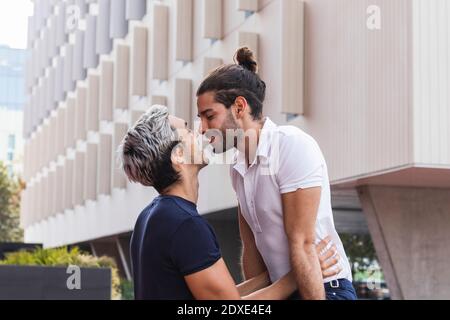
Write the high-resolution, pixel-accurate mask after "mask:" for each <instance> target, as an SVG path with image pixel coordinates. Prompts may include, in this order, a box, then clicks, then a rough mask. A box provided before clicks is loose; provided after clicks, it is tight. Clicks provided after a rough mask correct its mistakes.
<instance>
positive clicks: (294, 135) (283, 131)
mask: <svg viewBox="0 0 450 320" xmlns="http://www.w3.org/2000/svg"><path fill="white" fill-rule="evenodd" d="M276 136H277V140H278V145H279V150H280V153H284V154H290V155H297V156H302V158H303V157H305V156H307V155H310V156H311V155H315V156H316V157H318V158H323V155H322V151H321V149H320V147H319V144H318V143H317V141H316V140H315V139H314V138H313V137H312V136H311V135H309V134H307V133H306V132H305V131H303V130H301V129H300V128H297V127H294V126H280V127H278V128H277V135H276Z"/></svg>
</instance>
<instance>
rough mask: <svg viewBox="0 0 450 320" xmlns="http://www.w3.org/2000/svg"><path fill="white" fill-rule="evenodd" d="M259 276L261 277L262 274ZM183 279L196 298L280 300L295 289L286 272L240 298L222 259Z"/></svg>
mask: <svg viewBox="0 0 450 320" xmlns="http://www.w3.org/2000/svg"><path fill="white" fill-rule="evenodd" d="M260 278H261V279H263V278H264V275H261V276H260ZM185 280H186V283H187V285H188V287H189V290H190V291H191V292H192V295H193V296H194V298H195V299H197V300H240V299H243V300H282V299H287V298H288V297H289V296H290V295H291V294H292V293H293V292H294V291H295V289H296V284H295V281H294V278H293V276H292V274H288V275H286V276H285V277H283V278H282V279H280V280H279V281H277V282H275V283H274V284H272V285H270V286H268V287H266V288H264V289H261V290H259V291H256V292H254V293H251V294H248V295H246V296H244V297H242V298H241V296H240V294H239V291H238V289H237V287H236V286H235V283H234V281H233V278H232V277H231V275H230V273H229V271H228V269H227V267H226V265H225V262H224V261H223V260H222V259H221V260H219V261H218V262H217V263H216V264H214V265H213V266H211V267H209V268H207V269H205V270H203V271H200V272H197V273H195V274H192V275H189V276H186V277H185Z"/></svg>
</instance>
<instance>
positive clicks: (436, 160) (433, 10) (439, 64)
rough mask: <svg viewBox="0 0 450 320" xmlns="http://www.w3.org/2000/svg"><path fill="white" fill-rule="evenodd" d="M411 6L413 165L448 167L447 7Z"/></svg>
mask: <svg viewBox="0 0 450 320" xmlns="http://www.w3.org/2000/svg"><path fill="white" fill-rule="evenodd" d="M412 4H413V21H414V23H413V49H412V50H413V57H414V60H413V70H414V79H413V86H414V96H413V100H412V101H413V104H414V110H413V118H414V162H415V163H417V164H420V165H421V166H427V165H428V166H436V167H441V166H444V167H447V168H450V129H449V128H450V90H449V88H450V62H449V59H450V58H449V57H450V23H449V19H450V4H449V2H448V1H446V0H429V1H423V0H413V1H412Z"/></svg>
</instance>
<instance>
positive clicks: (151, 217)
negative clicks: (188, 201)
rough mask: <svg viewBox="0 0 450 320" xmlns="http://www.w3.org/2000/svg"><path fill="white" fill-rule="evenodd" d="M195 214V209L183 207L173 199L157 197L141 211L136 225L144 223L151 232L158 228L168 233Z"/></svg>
mask: <svg viewBox="0 0 450 320" xmlns="http://www.w3.org/2000/svg"><path fill="white" fill-rule="evenodd" d="M195 214H196V212H195V211H194V212H192V210H189V209H187V208H184V207H183V206H182V205H181V204H180V203H178V202H177V201H176V200H175V199H171V198H157V199H155V200H154V201H153V202H152V204H150V205H149V206H148V207H147V208H145V209H144V211H143V212H142V213H141V215H140V216H139V219H138V221H137V225H140V224H144V225H145V226H146V228H151V229H152V230H153V232H155V231H156V230H158V231H161V232H163V233H167V234H170V233H171V232H174V231H175V230H176V229H177V228H178V227H179V226H180V225H182V224H183V223H184V222H185V221H186V220H189V219H190V218H192V217H193V216H194V215H195Z"/></svg>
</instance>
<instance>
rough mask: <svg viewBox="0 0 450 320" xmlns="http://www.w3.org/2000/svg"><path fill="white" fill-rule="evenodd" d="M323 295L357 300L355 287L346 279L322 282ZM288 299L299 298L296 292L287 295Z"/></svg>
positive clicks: (328, 297) (329, 298)
mask: <svg viewBox="0 0 450 320" xmlns="http://www.w3.org/2000/svg"><path fill="white" fill-rule="evenodd" d="M324 287H325V296H326V299H327V300H357V299H358V298H357V297H356V292H355V288H353V284H352V283H351V282H350V281H348V280H347V279H339V280H335V281H331V282H327V283H324ZM288 300H301V297H300V295H299V293H298V291H297V292H295V293H294V294H293V295H292V296H290V297H289V299H288Z"/></svg>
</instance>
